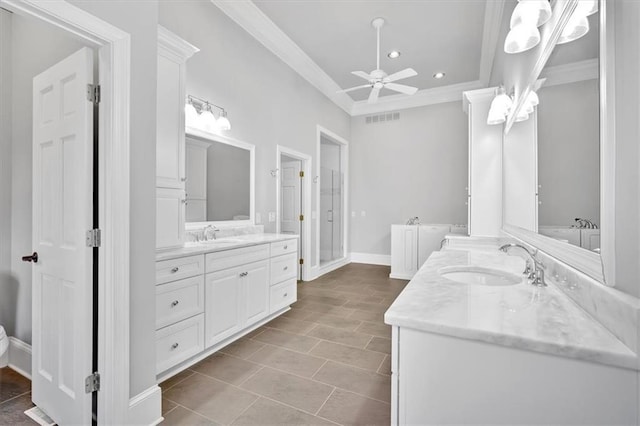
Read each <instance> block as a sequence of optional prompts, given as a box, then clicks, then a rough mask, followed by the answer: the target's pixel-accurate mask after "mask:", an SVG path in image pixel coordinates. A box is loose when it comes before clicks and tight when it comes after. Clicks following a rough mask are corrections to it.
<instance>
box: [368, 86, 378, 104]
mask: <svg viewBox="0 0 640 426" xmlns="http://www.w3.org/2000/svg"><path fill="white" fill-rule="evenodd" d="M379 94H380V89H376V88H375V87H374V88H373V89H371V93H370V94H369V99H367V103H370V104H375V103H376V102H377V101H378V95H379Z"/></svg>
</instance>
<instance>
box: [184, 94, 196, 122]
mask: <svg viewBox="0 0 640 426" xmlns="http://www.w3.org/2000/svg"><path fill="white" fill-rule="evenodd" d="M197 121H198V111H197V110H196V107H194V106H193V103H192V102H191V100H189V101H188V102H187V104H185V106H184V124H185V126H189V127H195V126H196V123H197Z"/></svg>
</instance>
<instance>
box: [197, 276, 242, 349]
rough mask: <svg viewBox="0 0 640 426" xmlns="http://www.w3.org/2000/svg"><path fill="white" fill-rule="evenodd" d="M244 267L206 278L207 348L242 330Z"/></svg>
mask: <svg viewBox="0 0 640 426" xmlns="http://www.w3.org/2000/svg"><path fill="white" fill-rule="evenodd" d="M243 272H244V269H242V267H238V268H232V269H225V270H224V271H220V272H214V273H211V274H207V275H206V278H205V306H206V308H205V312H206V314H205V321H206V325H205V333H206V339H205V346H207V347H209V346H211V345H214V344H216V343H218V342H220V341H221V340H223V339H225V338H227V337H229V336H231V335H233V334H234V333H236V332H237V331H239V330H240V329H241V328H242V312H241V310H242V302H241V299H240V297H241V288H240V285H241V279H242V278H243V277H241V276H240V274H242V273H243Z"/></svg>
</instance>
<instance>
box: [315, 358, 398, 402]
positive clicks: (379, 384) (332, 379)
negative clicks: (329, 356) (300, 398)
mask: <svg viewBox="0 0 640 426" xmlns="http://www.w3.org/2000/svg"><path fill="white" fill-rule="evenodd" d="M313 379H314V380H317V381H319V382H322V383H326V384H328V385H332V386H336V387H338V388H341V389H346V390H349V391H352V392H355V393H358V394H360V395H364V396H367V397H369V398H373V399H377V400H379V401H383V402H387V403H390V402H391V377H389V376H384V375H381V374H378V373H374V372H372V371H368V370H363V369H361V368H357V367H351V366H348V365H344V364H339V363H337V362H333V361H329V362H327V363H326V364H325V365H323V366H322V368H321V369H320V370H319V371H318V372H317V373H316V374H315V375H314V376H313Z"/></svg>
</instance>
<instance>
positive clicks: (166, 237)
mask: <svg viewBox="0 0 640 426" xmlns="http://www.w3.org/2000/svg"><path fill="white" fill-rule="evenodd" d="M198 50H199V49H198V48H196V47H194V46H192V45H191V44H189V43H187V42H186V41H184V40H182V39H181V38H180V37H178V36H176V35H175V34H173V33H172V32H170V31H168V30H167V29H165V28H163V27H160V26H159V27H158V79H157V88H158V90H157V93H158V98H157V105H156V107H157V108H156V118H157V120H156V188H157V193H158V196H157V199H156V248H170V247H179V246H181V245H182V243H183V239H184V221H185V202H186V196H185V180H186V176H185V136H184V128H185V126H184V104H185V96H186V93H185V90H186V89H185V79H186V61H187V59H189V58H190V57H191V56H192V55H193V54H194V53H196V52H197V51H198Z"/></svg>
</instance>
